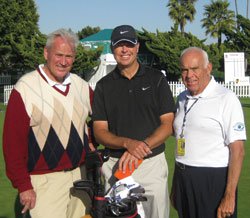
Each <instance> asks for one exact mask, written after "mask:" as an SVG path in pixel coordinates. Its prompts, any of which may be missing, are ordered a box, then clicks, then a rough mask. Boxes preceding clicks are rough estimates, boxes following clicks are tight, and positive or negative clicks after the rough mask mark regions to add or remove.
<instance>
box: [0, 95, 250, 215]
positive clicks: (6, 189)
mask: <svg viewBox="0 0 250 218" xmlns="http://www.w3.org/2000/svg"><path fill="white" fill-rule="evenodd" d="M241 102H242V106H243V109H244V114H245V122H246V127H247V138H248V139H249V138H250V132H249V128H250V98H244V99H241ZM4 111H5V108H4V107H3V106H1V105H0V134H1V135H0V140H1V146H0V147H1V148H0V218H14V217H15V198H16V195H17V191H16V190H15V189H13V188H12V186H11V184H10V182H9V180H8V179H7V178H6V175H5V166H4V161H3V155H2V127H3V120H4ZM248 142H249V140H248V141H247V142H246V143H245V151H246V153H245V160H244V164H243V171H242V174H241V178H240V183H239V187H238V217H239V218H247V217H249V214H250V207H249V203H247V202H248V200H249V196H250V185H249V184H250V173H249V172H250V158H249V156H250V148H249V143H248ZM174 144H175V142H174V138H173V137H171V138H170V139H168V140H167V142H166V157H167V161H168V165H169V178H168V183H169V188H170V187H171V183H172V174H173V170H174ZM170 218H177V214H176V212H175V211H174V209H173V208H171V211H170Z"/></svg>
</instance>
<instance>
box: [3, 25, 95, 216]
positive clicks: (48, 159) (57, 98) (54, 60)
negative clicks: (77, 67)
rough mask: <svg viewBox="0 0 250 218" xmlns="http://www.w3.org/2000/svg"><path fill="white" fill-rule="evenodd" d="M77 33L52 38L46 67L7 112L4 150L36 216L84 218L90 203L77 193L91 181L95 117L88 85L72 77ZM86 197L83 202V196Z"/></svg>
mask: <svg viewBox="0 0 250 218" xmlns="http://www.w3.org/2000/svg"><path fill="white" fill-rule="evenodd" d="M76 39H77V38H76V37H75V35H74V34H73V33H72V32H70V31H67V30H64V29H60V30H58V31H55V32H53V33H52V34H50V35H49V36H48V40H47V44H46V46H45V49H44V56H45V59H46V61H47V62H46V64H45V65H39V67H38V69H37V70H35V71H33V72H30V73H27V74H25V75H24V76H22V77H21V78H20V79H19V81H18V82H17V84H16V85H15V88H14V89H13V91H12V93H11V96H10V99H9V102H8V107H7V111H6V117H5V123H4V134H3V150H4V157H5V162H6V173H7V176H8V177H9V179H10V180H11V182H12V184H13V186H14V187H15V188H17V189H18V192H19V195H20V202H21V204H22V205H24V208H23V210H22V212H23V213H25V212H26V211H27V210H30V215H31V216H32V217H35V218H36V217H46V218H49V217H51V218H52V217H53V218H57V217H58V218H59V217H60V218H64V217H65V218H67V217H78V218H79V217H81V216H82V215H84V214H85V212H86V213H88V207H89V203H90V202H89V199H87V197H86V196H84V195H81V194H78V193H76V190H72V189H71V188H72V186H73V182H74V181H75V180H77V179H84V178H85V171H84V170H85V167H84V165H83V163H84V159H85V154H86V151H87V150H88V149H89V145H88V131H87V125H86V120H87V119H88V116H89V115H90V114H91V103H90V102H91V101H90V99H91V96H92V92H91V89H90V88H89V86H88V83H87V82H85V81H84V80H83V79H81V78H80V77H78V76H77V75H75V74H71V73H69V71H70V69H71V67H72V64H73V62H74V58H75V51H76V45H77V43H76V42H77V40H76ZM80 166H81V167H80ZM79 196H80V198H79Z"/></svg>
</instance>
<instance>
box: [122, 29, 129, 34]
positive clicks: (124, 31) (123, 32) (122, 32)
mask: <svg viewBox="0 0 250 218" xmlns="http://www.w3.org/2000/svg"><path fill="white" fill-rule="evenodd" d="M127 32H129V31H127V30H126V31H120V34H121V35H122V34H124V33H127Z"/></svg>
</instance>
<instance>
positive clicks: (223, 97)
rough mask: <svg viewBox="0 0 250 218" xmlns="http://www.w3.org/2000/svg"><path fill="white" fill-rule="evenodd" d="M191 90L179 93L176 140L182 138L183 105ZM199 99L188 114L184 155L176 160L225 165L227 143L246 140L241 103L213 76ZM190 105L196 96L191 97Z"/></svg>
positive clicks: (175, 124) (198, 164) (204, 165)
mask: <svg viewBox="0 0 250 218" xmlns="http://www.w3.org/2000/svg"><path fill="white" fill-rule="evenodd" d="M188 94H189V92H188V91H187V90H186V91H184V92H182V93H181V94H180V96H179V101H178V109H177V112H176V115H175V120H174V130H175V137H176V139H178V138H180V135H181V131H182V126H183V117H184V115H185V112H184V106H185V102H186V100H187V98H188V97H190V96H188ZM196 97H198V98H199V99H198V101H197V102H196V103H195V105H193V106H192V108H191V109H190V111H189V112H188V114H187V115H186V121H185V127H184V131H183V137H184V139H185V155H184V156H178V155H176V160H177V161H178V162H181V163H183V164H186V165H190V166H203V167H226V166H228V161H229V148H228V145H229V144H230V143H232V142H234V141H236V140H246V130H245V123H244V116H243V111H242V107H241V103H240V101H239V99H238V98H237V96H236V95H235V94H234V93H233V92H232V91H230V90H228V89H226V88H224V87H223V86H221V85H220V84H218V83H217V82H216V81H215V80H214V78H212V79H211V81H210V82H209V84H208V85H207V87H206V88H205V90H204V91H203V92H202V93H201V94H200V95H199V96H196ZM189 102H190V104H192V102H194V99H192V98H191V99H189Z"/></svg>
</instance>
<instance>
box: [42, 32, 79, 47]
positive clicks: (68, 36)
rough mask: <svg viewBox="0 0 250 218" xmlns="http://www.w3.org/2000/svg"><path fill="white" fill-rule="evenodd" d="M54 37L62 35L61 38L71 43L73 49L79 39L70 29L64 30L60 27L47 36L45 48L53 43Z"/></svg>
mask: <svg viewBox="0 0 250 218" xmlns="http://www.w3.org/2000/svg"><path fill="white" fill-rule="evenodd" d="M56 37H62V38H63V39H65V40H67V41H68V42H69V43H70V44H71V45H72V47H73V49H74V51H76V48H77V46H78V44H79V39H78V36H77V35H76V34H75V33H74V32H73V31H72V30H70V29H69V30H66V29H63V28H62V29H58V30H56V31H54V32H52V33H50V34H49V35H48V36H47V42H46V47H47V48H50V47H51V46H52V45H53V43H54V40H55V38H56Z"/></svg>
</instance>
